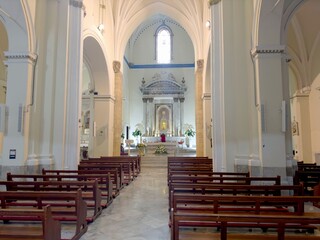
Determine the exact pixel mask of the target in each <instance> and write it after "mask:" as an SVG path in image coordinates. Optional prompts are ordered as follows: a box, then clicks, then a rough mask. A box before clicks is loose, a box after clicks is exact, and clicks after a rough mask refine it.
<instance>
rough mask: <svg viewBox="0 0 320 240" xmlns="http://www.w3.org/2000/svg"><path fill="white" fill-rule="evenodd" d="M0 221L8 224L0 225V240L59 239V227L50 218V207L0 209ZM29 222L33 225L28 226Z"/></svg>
mask: <svg viewBox="0 0 320 240" xmlns="http://www.w3.org/2000/svg"><path fill="white" fill-rule="evenodd" d="M0 220H2V221H4V222H6V223H8V222H10V224H0V239H34V240H38V239H43V240H60V239H61V225H60V222H59V221H57V220H54V219H53V218H52V213H51V207H50V206H45V207H43V208H42V209H0ZM13 220H19V221H18V222H17V221H13ZM30 222H32V223H33V224H32V225H30V224H28V223H30ZM35 222H39V224H35ZM21 223H23V225H21Z"/></svg>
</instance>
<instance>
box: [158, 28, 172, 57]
mask: <svg viewBox="0 0 320 240" xmlns="http://www.w3.org/2000/svg"><path fill="white" fill-rule="evenodd" d="M155 36H156V60H157V63H170V62H171V59H172V36H173V35H172V32H171V29H170V28H169V27H168V26H166V25H162V26H160V27H159V28H158V29H157V31H156V34H155Z"/></svg>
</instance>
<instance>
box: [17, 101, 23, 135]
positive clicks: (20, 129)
mask: <svg viewBox="0 0 320 240" xmlns="http://www.w3.org/2000/svg"><path fill="white" fill-rule="evenodd" d="M23 121H24V106H23V105H22V104H19V108H18V132H19V133H21V134H23Z"/></svg>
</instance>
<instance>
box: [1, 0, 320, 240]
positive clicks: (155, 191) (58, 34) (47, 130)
mask: <svg viewBox="0 0 320 240" xmlns="http://www.w3.org/2000/svg"><path fill="white" fill-rule="evenodd" d="M319 12H320V1H319V0H174V1H172V0H160V1H159V0H20V1H18V0H11V1H8V0H0V36H1V37H0V59H1V61H0V170H1V175H0V176H1V180H2V181H0V185H1V186H3V187H4V186H5V185H6V186H7V190H8V186H9V185H7V184H9V183H5V182H6V181H8V180H9V179H8V178H9V175H10V174H12V175H13V176H14V175H15V174H16V175H17V176H19V175H20V176H24V177H23V179H24V180H23V181H25V179H27V178H28V177H27V176H28V175H29V177H30V176H31V175H41V174H43V169H50V170H61V171H65V173H67V172H68V171H69V174H75V173H76V171H80V165H82V164H84V165H85V164H88V160H89V161H91V160H92V161H93V162H95V164H102V163H101V161H102V160H101V159H104V161H105V162H106V161H108V162H109V164H110V165H114V166H113V168H115V169H118V167H119V166H118V165H119V164H120V165H121V169H122V168H123V169H122V170H121V169H120V170H119V172H117V173H114V176H113V175H112V173H110V174H111V175H110V174H109V175H110V181H111V179H112V181H115V180H114V179H118V178H119V179H120V180H119V181H120V183H119V185H120V187H119V189H118V187H114V189H112V190H110V189H109V190H108V191H109V193H108V194H109V197H110V191H111V192H113V191H115V192H117V191H118V190H119V193H120V192H121V193H120V194H119V196H118V195H117V194H115V195H114V196H113V197H114V200H113V201H112V200H111V199H109V198H108V200H107V205H108V204H110V206H107V207H106V210H104V211H101V212H99V214H97V215H94V216H98V215H100V214H101V217H98V218H97V220H95V219H94V220H92V221H93V222H92V223H90V224H88V227H87V225H86V224H83V225H82V226H81V227H79V228H81V229H82V230H79V229H78V228H77V229H78V230H79V231H80V232H78V233H77V234H75V236H74V237H70V239H82V240H89V239H95V240H96V239H106V238H105V237H106V236H109V237H108V238H107V239H112V240H117V239H128V240H137V239H139V240H140V239H142V240H143V239H148V240H156V239H161V240H163V239H171V240H174V239H184V240H187V239H202V237H203V239H210V238H211V237H212V236H214V237H216V238H217V239H220V235H221V239H223V232H224V230H223V229H224V228H223V229H222V230H221V231H220V232H218V233H217V232H214V233H213V232H212V231H209V230H208V231H207V229H205V230H204V231H202V230H200V232H201V233H202V235H201V234H200V235H199V236H198V235H194V234H196V233H198V232H192V231H189V232H190V233H188V230H186V231H185V230H181V229H180V228H182V229H185V226H184V225H183V224H186V225H188V224H187V223H186V222H187V220H185V221H182V220H181V222H179V220H174V219H179V218H178V217H179V213H175V212H174V213H172V218H171V215H170V214H169V212H170V208H169V212H168V198H171V197H170V194H171V190H172V189H171V187H168V186H169V182H170V181H171V180H170V176H171V175H170V174H169V171H170V168H172V169H173V168H174V167H176V165H186V164H187V163H188V164H189V166H191V165H192V166H193V167H195V166H194V164H198V165H199V164H200V163H201V168H207V167H208V166H206V167H204V166H202V164H203V165H206V164H209V165H210V171H211V173H210V174H209V176H208V177H213V176H212V174H213V173H249V175H250V178H251V177H252V178H254V177H256V178H257V179H260V178H261V179H264V182H263V183H261V184H260V185H268V184H269V183H268V182H267V181H269V179H268V178H272V177H276V176H277V177H279V178H280V179H281V181H280V183H279V184H280V185H284V186H286V190H283V189H282V192H283V191H289V192H290V195H292V192H294V194H293V195H296V192H295V191H296V190H294V189H295V188H293V187H296V185H297V184H300V182H302V180H297V178H298V177H297V176H298V172H299V171H300V170H301V169H300V168H302V165H303V164H305V165H306V166H307V167H306V168H307V172H310V175H308V177H305V178H306V179H308V181H309V180H310V179H311V178H312V179H313V181H315V182H316V183H317V184H318V183H320V172H317V171H320V170H319V169H320V167H319V169H318V168H317V166H318V165H320V125H319V122H318V121H319V120H320V108H319V106H320V68H319V66H320V65H319V64H320V25H319V24H317V22H318V19H319V20H320V15H319ZM107 157H109V159H108V160H107ZM186 157H189V158H192V159H195V160H197V163H191V160H190V159H188V160H186V159H185V158H186ZM171 158H172V159H173V158H176V159H177V161H178V160H179V159H180V160H181V159H183V160H181V161H182V162H184V163H183V164H182V163H181V162H180V163H175V164H176V165H174V164H173V165H172V166H171V165H170V164H171V163H170V161H171V160H172V159H171ZM99 159H100V160H99ZM125 159H127V160H126V161H125ZM137 159H139V160H137ZM203 159H206V160H203ZM207 159H210V163H207ZM83 161H87V162H83ZM122 161H124V162H122ZM140 161H141V162H140ZM172 161H174V160H172ZM189 161H190V163H189ZM202 161H204V162H206V163H202ZM104 164H106V163H103V164H102V165H99V169H98V168H96V169H95V170H94V171H95V172H94V173H92V174H97V175H98V174H102V172H96V171H107V170H106V169H109V168H111V167H110V166H108V167H107V166H104ZM115 165H117V166H115ZM134 166H135V167H136V168H134ZM311 166H312V167H311ZM85 167H87V168H89V166H83V170H81V171H88V169H87V168H85ZM131 168H132V169H131ZM196 168H197V171H199V168H200V167H199V166H196ZM311 168H312V169H311ZM115 169H112V171H116V170H115ZM193 170H195V169H193ZM201 170H203V169H201ZM206 170H208V169H206ZM72 171H74V172H72ZM108 171H111V170H110V169H109V170H108ZM112 171H111V172H112ZM172 171H174V170H172ZM311 172H312V173H311ZM167 173H168V174H167ZM77 174H79V172H77ZM86 174H87V173H86ZM103 174H105V173H103ZM118 174H119V176H118ZM127 174H128V175H127ZM135 174H136V175H135ZM198 174H200V173H198ZM201 174H204V173H203V172H202V173H201ZM303 174H305V173H301V179H302V175H303ZM226 175H227V174H226ZM116 176H117V177H116ZM113 177H114V179H113ZM219 177H221V176H219ZM246 177H248V178H249V176H246ZM74 178H77V177H74ZM122 178H123V179H122ZM177 178H178V177H177ZM34 179H35V178H34ZM42 179H44V178H42ZM121 179H122V180H123V186H122V183H121ZM20 180H21V179H20ZM91 180H92V179H91ZM129 180H132V181H129ZM34 181H35V180H34ZM39 181H40V180H39ZM66 181H69V180H66ZM126 181H128V182H126ZM194 181H195V180H194ZM210 181H213V180H212V179H211V180H210ZM239 181H240V180H239ZM256 181H257V182H258V180H256ZM259 181H260V180H259ZM306 181H307V180H306ZM1 182H2V183H1ZM26 182H27V181H26ZM193 183H195V182H193ZM24 184H26V185H27V183H24ZM39 184H40V183H39ZM66 184H67V183H66ZM69 184H71V183H69ZM88 184H89V183H88ZM90 184H92V183H90ZM202 184H204V183H202ZM276 184H277V183H276ZM276 184H275V185H276ZM307 184H309V183H307V182H304V186H305V188H304V191H308V194H310V189H311V190H312V191H311V192H312V193H311V195H314V197H319V196H320V191H319V190H318V189H317V188H316V187H315V186H316V184H313V185H312V186H309V185H307ZM111 185H112V184H111ZM116 185H117V184H116ZM10 186H11V185H10ZM121 186H122V187H121ZM170 186H171V185H170ZM288 186H291V187H290V190H288V189H289V188H288ZM212 188H213V187H212ZM238 188H239V189H240V188H241V187H239V186H238ZM249 188H250V187H248V189H249ZM319 188H320V187H319ZM115 189H116V190H115ZM193 189H195V188H193ZM270 189H273V187H270ZM279 189H280V188H279ZM279 189H278V190H279ZM172 191H173V190H172ZM188 191H189V190H188ZM190 191H191V190H190ZM199 191H200V190H199ZM212 191H213V190H212ZM239 191H240V190H239ZM3 192H5V191H3ZM189 193H190V192H189ZM193 193H194V192H193ZM1 194H2V193H1V191H0V196H1ZM308 194H307V195H308ZM173 195H174V194H173ZM318 195H319V196H318ZM122 196H123V197H122ZM55 197H56V196H55ZM121 197H122V198H121ZM308 197H310V196H309V195H308ZM16 198H17V196H16ZM319 198H320V197H319ZM118 199H120V200H118ZM174 199H176V198H174ZM177 199H179V197H177ZM184 200H185V201H186V199H184ZM308 200H310V198H308ZM316 200H317V199H315V200H314V201H313V203H315V202H316ZM8 201H9V202H10V201H11V200H8ZM56 201H58V200H56ZM79 201H80V200H79ZM177 201H179V200H177ZM208 201H209V200H208ZM210 201H211V200H210ZM212 201H213V200H212ZM288 201H289V200H288ZM290 201H291V200H290ZM301 201H302V200H301ZM111 202H112V204H111ZM130 202H132V203H133V204H132V206H131V205H130ZM319 202H320V199H319ZM190 204H191V203H190ZM53 207H54V206H52V208H53ZM307 208H308V209H311V211H312V212H313V213H315V215H316V217H315V219H313V220H312V221H319V223H318V222H317V224H320V215H319V216H318V215H317V214H316V213H318V212H320V210H318V208H317V207H316V205H314V204H313V205H310V204H307ZM172 209H173V208H172ZM0 210H1V209H0ZM97 211H98V210H97ZM144 213H145V214H144ZM17 214H20V213H17ZM30 214H31V213H30ZM34 214H36V213H34ZM175 214H176V215H175ZM169 215H170V216H169ZM2 216H3V215H2V213H1V212H0V220H4V221H5V220H6V219H3V217H2ZM176 217H177V218H176ZM189 217H190V216H189ZM220 217H221V216H220ZM229 217H230V216H229ZM94 218H95V217H94ZM128 218H131V219H130V221H129V219H128ZM261 218H262V217H261ZM293 218H294V217H293ZM297 219H298V218H297ZM301 219H302V218H301ZM301 219H300V220H299V221H302V220H301ZM137 220H138V221H137ZM168 220H169V223H168ZM294 220H296V219H294ZM294 220H292V221H294ZM175 221H176V224H177V226H178V227H177V228H176V227H174V226H175V225H174V223H175ZM201 221H205V220H204V218H202V220H201ZM239 221H240V220H239ZM242 221H246V220H244V219H242ZM256 221H258V220H256ZM261 221H266V220H265V219H261ZM273 221H276V220H274V219H273ZM296 221H298V220H296ZM308 221H311V220H310V219H309V220H308ZM115 222H116V223H117V224H118V225H116V227H115V225H114V223H115ZM109 224H111V225H110V226H109ZM170 224H171V225H170ZM179 224H181V226H180V227H179ZM272 224H274V222H273V223H272ZM308 224H309V222H308ZM104 225H108V227H104ZM129 225H130V227H129ZM207 225H208V226H209V225H210V226H212V221H211V222H210V223H209V222H208V223H207ZM249 225H250V224H249ZM319 226H320V225H319ZM68 227H69V226H65V225H63V226H62V228H66V229H64V231H62V233H61V234H62V235H63V236H65V235H66V236H67V237H68V238H69V228H68ZM254 227H256V226H254ZM0 228H1V226H0ZM125 228H126V230H124V229H125ZM292 228H294V227H292ZM114 229H116V230H117V231H114V232H113V230H114ZM146 229H147V230H146ZM174 229H175V230H174ZM179 229H180V233H179ZM279 229H280V227H279ZM78 230H76V231H78ZM300 230H301V229H300ZM228 231H229V229H228ZM176 232H177V233H176ZM244 232H245V231H243V232H242V234H243V235H244V238H242V239H248V238H250V234H251V233H252V232H250V233H247V232H246V234H244ZM280 232H281V231H280V230H278V234H279V235H278V237H279V236H280V235H281V234H282V233H280ZM302 232H304V233H303V234H309V233H310V232H308V231H307V233H305V231H302ZM312 232H313V233H312V234H309V235H308V236H307V235H302V236H301V235H300V236H298V237H301V239H309V238H310V239H313V238H312V237H315V239H316V237H319V236H320V234H319V233H318V229H317V228H316V231H312ZM253 233H255V230H254V231H253ZM108 234H109V235H108ZM175 234H178V235H177V236H176V235H175ZM179 234H180V236H179ZM274 234H277V232H275V233H274ZM49 235H50V234H49ZM71 235H72V234H71ZM207 235H208V236H207ZM231 235H232V234H231ZM260 235H261V234H260ZM265 235H266V237H268V236H269V234H265ZM271 235H272V234H271ZM296 235H299V234H294V237H296ZM272 236H273V235H272ZM306 236H307V238H305V237H306ZM0 239H1V231H0ZM44 239H46V237H44ZM211 239H212V238H211ZM225 239H226V238H225ZM228 239H229V238H228ZM230 239H232V236H231V237H230ZM239 239H241V237H240V238H239ZM252 239H254V237H253V238H252ZM278 239H287V238H284V236H283V238H281V237H279V238H278ZM288 239H289V238H288Z"/></svg>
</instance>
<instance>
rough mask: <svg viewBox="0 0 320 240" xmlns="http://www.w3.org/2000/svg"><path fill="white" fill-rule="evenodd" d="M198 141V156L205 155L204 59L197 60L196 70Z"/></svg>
mask: <svg viewBox="0 0 320 240" xmlns="http://www.w3.org/2000/svg"><path fill="white" fill-rule="evenodd" d="M195 87H196V143H197V156H199V157H201V156H203V155H204V152H203V149H204V144H203V140H204V139H203V105H202V93H203V60H202V59H201V60H198V61H197V70H196V86H195Z"/></svg>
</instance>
